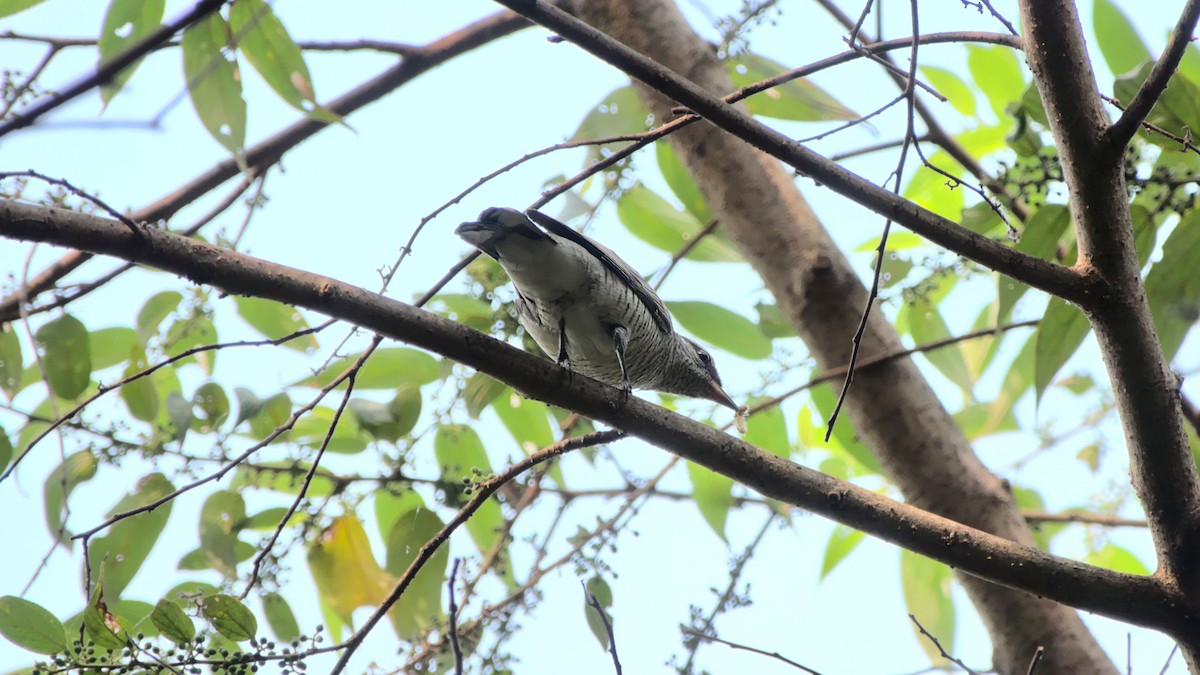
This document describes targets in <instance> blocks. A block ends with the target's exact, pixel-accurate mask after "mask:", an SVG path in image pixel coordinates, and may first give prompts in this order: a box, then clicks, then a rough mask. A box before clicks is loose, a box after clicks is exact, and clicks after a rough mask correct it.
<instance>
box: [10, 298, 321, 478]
mask: <svg viewBox="0 0 1200 675" xmlns="http://www.w3.org/2000/svg"><path fill="white" fill-rule="evenodd" d="M333 322H334V320H333V319H330V320H328V321H326V322H325V323H323V324H321V325H319V326H313V327H312V328H305V329H304V330H299V331H296V332H295V333H291V334H288V335H285V336H283V337H281V338H275V339H273V340H239V341H237V342H219V343H217V344H211V345H201V346H198V347H192V348H191V349H187V350H184V351H182V352H180V353H178V354H176V355H175V356H172V357H171V358H169V359H167V360H165V361H162V362H160V363H156V364H154V365H153V366H150V367H148V368H146V369H144V370H140V371H138V372H136V373H134V374H133V375H130V376H128V377H126V378H123V379H121V380H119V381H118V382H115V383H114V384H109V385H103V384H102V385H98V386H97V387H96V393H94V394H92V395H91V396H89V397H87V398H86V399H85V400H83V401H82V402H80V403H79V404H78V405H76V406H75V407H74V408H71V410H69V411H68V412H67V413H66V414H64V415H58V416H57V418H56V419H55V420H54V421H53V422H52V423H51V424H50V426H49V427H47V428H46V429H45V430H43V431H42V433H40V434H38V435H37V436H36V437H34V439H33V440H32V441H30V442H29V445H27V446H25V450H24V451H23V452H22V453H21V454H20V455H17V457H16V458H14V459H13V461H12V463H11V464H9V465H8V468H7V469H5V471H4V473H3V474H0V483H2V482H4V480H5V479H7V478H8V477H9V476H11V475H12V473H13V471H15V470H16V468H17V465H18V464H20V463H21V460H23V459H25V457H26V456H27V455H28V454H29V453H30V452H31V451H33V448H34V446H36V445H37V444H38V442H39V441H41V440H42V439H43V438H45V437H46V436H48V435H49V434H50V433H51V432H52V431H54V430H55V429H57V428H59V427H60V426H62V425H63V424H65V423H66V422H67V421H68V420H70V419H71V418H72V417H74V416H76V415H78V414H79V413H80V412H81V411H82V410H83V409H84V408H86V407H88V406H89V405H91V404H92V403H94V402H95V401H96V400H97V399H99V398H100V397H101V396H104V395H105V394H107V393H108V392H110V391H115V390H117V389H120V388H121V387H123V386H125V385H127V384H129V383H130V382H134V381H136V380H140V379H142V378H143V377H147V376H149V375H151V374H153V373H154V372H155V371H157V370H159V369H160V368H164V367H166V366H169V365H171V364H172V363H176V362H178V361H182V360H183V359H186V358H188V357H189V356H194V355H196V354H200V353H202V352H211V351H215V350H218V349H225V348H227V347H265V346H276V347H277V346H279V345H281V344H284V343H285V342H291V341H292V340H295V339H297V338H301V337H304V336H306V335H312V334H314V333H319V332H321V331H322V330H324V329H325V328H326V327H327V326H330V325H332V324H333ZM35 354H36V352H35Z"/></svg>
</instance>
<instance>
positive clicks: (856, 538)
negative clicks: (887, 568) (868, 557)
mask: <svg viewBox="0 0 1200 675" xmlns="http://www.w3.org/2000/svg"><path fill="white" fill-rule="evenodd" d="M862 540H863V533H862V532H859V531H858V530H853V529H850V528H849V527H846V526H845V525H835V526H834V528H833V531H832V532H830V533H829V541H828V542H826V543H825V558H824V559H823V560H822V561H821V579H824V578H825V577H826V576H828V575H829V573H830V572H832V571H833V570H834V569H835V568H836V567H837V566H838V564H839V563H841V562H842V561H843V560H845V559H846V556H848V555H850V553H851V551H853V550H854V549H855V548H856V547H857V546H858V545H859V543H860V542H862Z"/></svg>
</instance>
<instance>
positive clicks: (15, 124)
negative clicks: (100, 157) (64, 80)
mask: <svg viewBox="0 0 1200 675" xmlns="http://www.w3.org/2000/svg"><path fill="white" fill-rule="evenodd" d="M223 4H225V0H200V2H197V3H196V5H195V6H194V7H192V8H191V9H190V10H188V11H187V12H186V13H185V14H183V15H182V16H180V17H179V18H177V19H175V20H174V21H172V22H170V23H167V24H163V25H162V26H159V27H158V28H157V29H156V30H155V31H154V32H152V33H150V34H149V35H147V36H146V37H144V38H142V39H141V40H138V41H137V42H136V43H134V44H132V45H130V46H129V47H128V48H127V49H123V50H121V52H120V53H119V54H117V55H116V56H114V57H112V58H111V59H109V60H107V61H105V62H103V63H101V64H100V65H99V66H97V67H96V72H94V73H92V74H91V75H88V76H86V77H83V78H80V79H79V80H78V81H76V82H75V84H72V85H70V86H68V87H67V88H66V89H63V90H62V91H60V92H58V93H57V94H55V95H53V96H49V97H47V98H45V99H43V100H42V101H41V102H40V103H38V104H36V105H34V106H32V107H30V108H29V109H28V110H26V111H24V112H22V113H20V114H17V115H13V117H12V119H10V120H9V121H7V122H5V123H3V124H0V137H3V136H5V135H6V134H8V133H11V132H13V131H16V130H18V129H24V128H25V127H27V126H30V125H31V124H33V123H34V122H36V121H37V119H38V118H39V117H41V116H42V115H45V114H46V113H48V112H50V111H51V110H54V109H55V108H57V107H59V106H61V105H62V104H64V103H66V102H67V101H70V100H71V99H73V98H75V97H76V96H79V95H80V94H83V93H84V92H87V91H90V90H91V89H93V88H95V87H98V86H100V85H102V84H104V83H106V82H108V81H109V80H111V79H112V78H113V77H114V76H116V74H117V73H119V72H121V70H122V69H124V68H125V67H126V66H128V65H129V64H131V63H133V62H134V61H137V60H138V59H140V58H142V57H143V56H145V55H146V54H149V53H150V52H152V51H154V50H155V49H157V48H158V47H159V45H161V44H163V43H164V42H166V41H168V40H170V39H171V38H172V37H174V36H175V34H176V33H178V32H179V31H181V30H183V29H185V28H187V27H188V26H190V25H192V24H194V23H196V22H197V21H199V20H200V19H203V18H204V17H206V16H208V15H209V14H211V13H213V12H215V11H217V10H218V9H220V8H221V5H223Z"/></svg>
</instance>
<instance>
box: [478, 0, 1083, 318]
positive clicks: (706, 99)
mask: <svg viewBox="0 0 1200 675" xmlns="http://www.w3.org/2000/svg"><path fill="white" fill-rule="evenodd" d="M497 2H499V4H502V5H504V6H506V7H509V8H510V9H512V10H513V11H516V12H518V13H520V14H522V15H524V16H526V17H528V18H529V19H531V20H533V21H536V22H537V23H539V24H542V25H543V26H545V27H547V28H549V29H551V30H554V31H555V32H557V33H559V34H560V35H562V36H563V37H564V38H567V39H568V40H571V41H572V42H574V43H575V44H577V45H578V46H580V47H582V48H583V49H585V50H586V51H588V52H590V53H592V54H594V55H596V56H597V57H599V58H600V59H602V60H604V61H606V62H607V63H609V64H611V65H613V66H615V67H617V68H619V69H621V70H622V71H624V72H625V73H627V74H629V75H630V76H631V77H634V78H636V79H638V80H641V81H642V82H645V83H646V84H647V85H649V86H651V87H653V88H654V89H656V90H657V91H659V92H661V93H662V94H664V95H666V96H670V97H671V98H672V99H674V100H676V101H678V102H679V103H681V104H683V105H685V106H687V107H688V108H689V109H690V110H691V111H692V112H694V113H696V114H698V115H700V116H701V117H703V118H704V119H705V120H707V121H708V122H710V123H712V124H714V125H715V126H717V127H719V128H721V129H722V130H724V131H726V132H729V133H730V134H733V135H734V136H737V137H738V138H740V139H742V140H744V141H746V142H747V143H749V144H750V145H752V146H754V147H755V148H758V149H759V150H762V151H763V152H765V153H767V154H769V155H771V156H772V157H775V158H776V159H779V160H781V161H783V162H785V163H787V164H789V165H791V166H793V167H795V168H796V170H797V171H799V172H800V173H801V174H803V175H805V176H808V177H809V178H812V179H813V180H814V181H816V182H817V183H819V184H821V185H823V186H826V187H829V188H830V189H832V190H833V191H834V192H837V193H838V194H840V195H842V196H844V197H847V198H849V199H851V200H853V201H855V202H857V203H858V204H861V205H862V206H865V207H867V208H868V209H871V210H872V211H875V212H876V213H878V214H880V215H882V216H884V217H886V218H890V219H892V220H894V221H895V222H897V223H899V224H900V225H902V226H904V227H906V228H908V229H910V230H912V231H913V232H916V233H917V234H920V235H922V236H924V237H925V238H927V239H929V240H930V241H933V242H934V243H937V244H939V245H941V246H944V247H945V248H947V249H949V250H951V251H953V252H954V253H957V254H959V255H961V256H963V257H966V258H969V259H971V260H974V261H975V262H978V263H980V264H981V265H984V266H985V267H988V268H990V269H993V270H995V271H997V272H1000V273H1002V274H1006V275H1008V276H1010V277H1012V278H1014V279H1017V280H1018V281H1022V282H1024V283H1027V284H1029V285H1030V286H1033V287H1035V288H1038V289H1041V290H1044V291H1047V292H1049V293H1053V294H1054V295H1058V296H1060V297H1063V298H1067V299H1071V300H1078V299H1079V298H1081V297H1083V296H1084V295H1086V294H1087V292H1088V290H1089V283H1088V280H1087V279H1086V278H1085V277H1083V276H1081V275H1080V274H1078V273H1077V272H1075V271H1074V270H1071V269H1068V268H1065V267H1063V266H1061V265H1057V264H1055V263H1051V262H1048V261H1045V260H1042V259H1040V258H1037V257H1036V256H1031V255H1027V254H1024V253H1021V252H1019V251H1016V250H1015V249H1012V248H1009V247H1008V246H1005V245H1004V244H1001V243H999V242H996V241H993V240H991V239H989V238H987V237H984V236H982V235H979V234H976V233H974V232H972V231H970V230H968V229H966V228H964V227H961V226H959V225H958V224H957V223H954V222H953V221H950V220H948V219H946V218H943V217H941V216H939V215H937V214H935V213H933V212H932V211H929V210H928V209H925V208H922V207H920V206H918V205H916V204H914V203H912V202H910V201H908V200H907V199H904V198H902V197H899V196H897V195H894V194H892V193H891V192H890V191H889V190H886V189H884V188H882V187H880V186H878V185H875V184H874V183H872V182H870V181H868V180H866V179H864V178H862V177H861V176H859V175H857V174H855V173H853V172H851V171H849V170H847V169H846V168H844V167H842V166H839V165H837V164H835V163H834V162H831V161H830V160H828V159H826V158H825V157H822V156H821V155H818V154H817V153H815V152H813V151H812V150H809V149H808V148H805V147H804V146H802V145H800V144H799V143H797V142H795V141H793V140H792V139H791V138H789V137H787V136H786V135H784V134H782V133H780V132H778V131H775V130H774V129H771V128H770V127H767V126H765V125H763V124H761V123H759V122H758V121H757V120H755V119H754V118H753V117H751V116H750V115H748V114H747V113H744V112H742V111H741V110H739V109H737V108H735V107H734V106H732V105H730V104H728V103H726V102H724V101H722V100H721V99H720V98H718V97H716V96H713V95H712V94H710V93H708V92H707V91H705V90H704V89H703V88H701V87H700V86H698V85H697V84H695V83H694V82H692V81H690V80H687V79H686V78H684V77H681V76H680V75H678V74H677V73H675V72H673V71H671V70H669V69H667V68H665V67H663V66H661V65H659V64H657V63H655V62H654V61H653V60H651V59H649V58H647V57H645V56H643V55H641V54H639V53H638V52H636V51H634V50H632V49H630V48H629V47H627V46H626V45H624V44H622V43H620V42H617V41H616V40H614V39H613V38H611V37H609V36H608V35H606V34H604V33H603V32H601V31H599V30H597V29H596V28H594V27H592V26H590V25H588V24H586V23H584V22H582V21H580V20H578V19H576V18H574V17H572V16H570V15H569V14H567V13H566V12H563V11H562V10H560V9H558V8H557V7H554V6H552V5H550V4H548V3H546V2H544V0H497Z"/></svg>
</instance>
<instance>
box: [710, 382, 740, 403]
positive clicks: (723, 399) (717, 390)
mask: <svg viewBox="0 0 1200 675" xmlns="http://www.w3.org/2000/svg"><path fill="white" fill-rule="evenodd" d="M708 386H710V387H712V394H710V395H709V396H708V397H707V398H708V399H709V400H710V401H716V402H717V403H720V404H721V405H723V406H725V407H726V408H729V409H730V410H734V411H736V410H737V409H738V404H736V403H734V402H733V399H732V398H729V394H726V393H725V390H724V389H722V388H721V385H719V384H717V381H716V380H714V379H712V378H711V377H710V378H709V379H708Z"/></svg>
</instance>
